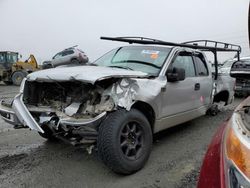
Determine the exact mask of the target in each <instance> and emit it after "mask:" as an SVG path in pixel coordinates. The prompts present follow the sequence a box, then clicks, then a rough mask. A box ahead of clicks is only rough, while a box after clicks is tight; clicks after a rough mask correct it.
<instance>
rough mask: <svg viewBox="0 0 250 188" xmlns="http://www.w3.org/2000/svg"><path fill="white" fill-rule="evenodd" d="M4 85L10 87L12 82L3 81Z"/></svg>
mask: <svg viewBox="0 0 250 188" xmlns="http://www.w3.org/2000/svg"><path fill="white" fill-rule="evenodd" d="M3 82H4V83H5V85H8V86H9V85H12V84H13V83H12V81H3Z"/></svg>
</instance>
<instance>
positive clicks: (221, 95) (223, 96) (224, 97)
mask: <svg viewBox="0 0 250 188" xmlns="http://www.w3.org/2000/svg"><path fill="white" fill-rule="evenodd" d="M228 98H229V92H228V91H221V92H219V93H217V94H216V95H215V96H214V102H220V101H223V102H225V103H226V104H227V101H228Z"/></svg>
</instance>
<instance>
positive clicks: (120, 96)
mask: <svg viewBox="0 0 250 188" xmlns="http://www.w3.org/2000/svg"><path fill="white" fill-rule="evenodd" d="M165 86H166V80H164V81H163V80H158V79H143V78H123V79H121V80H119V81H117V82H115V83H114V84H112V85H111V86H110V87H109V88H108V89H106V90H105V91H104V93H103V94H104V95H110V96H111V97H112V98H113V100H114V103H115V105H116V106H119V107H122V108H125V109H126V110H130V109H131V107H132V106H133V104H134V103H135V102H136V101H142V102H145V103H148V104H149V105H151V106H152V108H153V109H154V110H155V111H158V110H157V109H158V107H159V104H160V103H159V102H157V100H158V99H159V97H158V96H159V95H160V93H161V90H162V88H164V87H165Z"/></svg>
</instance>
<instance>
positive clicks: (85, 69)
mask: <svg viewBox="0 0 250 188" xmlns="http://www.w3.org/2000/svg"><path fill="white" fill-rule="evenodd" d="M147 75H148V74H147V73H143V72H140V71H132V70H125V69H120V68H111V67H101V66H75V67H63V68H52V69H46V70H41V71H37V72H34V73H31V74H29V75H28V76H27V80H28V81H46V82H53V81H55V80H56V81H68V80H78V81H82V82H88V83H91V84H94V83H95V82H96V81H97V80H100V79H105V78H110V77H113V78H119V77H140V78H141V77H145V76H147Z"/></svg>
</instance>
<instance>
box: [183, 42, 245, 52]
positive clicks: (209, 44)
mask: <svg viewBox="0 0 250 188" xmlns="http://www.w3.org/2000/svg"><path fill="white" fill-rule="evenodd" d="M182 44H192V45H195V46H205V47H212V48H215V49H221V48H222V49H231V50H235V51H239V52H241V47H240V46H239V45H236V44H229V43H225V42H218V41H213V40H194V41H188V42H183V43H182ZM218 51H219V50H218Z"/></svg>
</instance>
